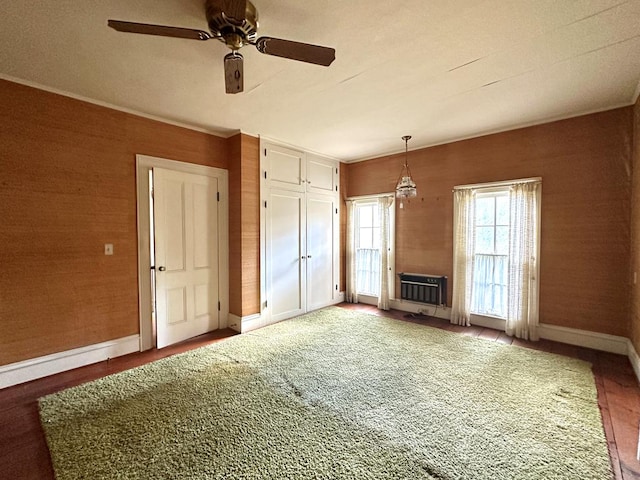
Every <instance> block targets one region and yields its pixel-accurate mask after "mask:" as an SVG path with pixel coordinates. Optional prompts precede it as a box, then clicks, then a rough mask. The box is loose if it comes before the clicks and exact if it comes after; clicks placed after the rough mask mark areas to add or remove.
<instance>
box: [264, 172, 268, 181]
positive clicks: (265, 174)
mask: <svg viewBox="0 0 640 480" xmlns="http://www.w3.org/2000/svg"><path fill="white" fill-rule="evenodd" d="M264 179H265V180H266V179H267V171H266V170H265V171H264Z"/></svg>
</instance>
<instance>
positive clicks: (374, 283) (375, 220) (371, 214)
mask: <svg viewBox="0 0 640 480" xmlns="http://www.w3.org/2000/svg"><path fill="white" fill-rule="evenodd" d="M355 213H356V215H355V218H356V225H355V229H354V230H355V250H356V291H357V292H358V294H362V295H370V296H372V297H377V296H378V295H379V294H380V213H379V210H378V204H377V203H364V204H357V205H356V206H355Z"/></svg>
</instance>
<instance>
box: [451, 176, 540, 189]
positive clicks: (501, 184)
mask: <svg viewBox="0 0 640 480" xmlns="http://www.w3.org/2000/svg"><path fill="white" fill-rule="evenodd" d="M541 181H542V177H530V178H519V179H517V180H503V181H501V182H487V183H472V184H469V185H458V186H456V187H453V190H452V192H455V191H456V190H469V189H474V188H492V187H506V186H507V185H514V184H516V183H536V182H541Z"/></svg>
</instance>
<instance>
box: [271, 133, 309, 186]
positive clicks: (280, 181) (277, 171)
mask: <svg viewBox="0 0 640 480" xmlns="http://www.w3.org/2000/svg"><path fill="white" fill-rule="evenodd" d="M263 148H264V152H263V153H264V161H265V165H264V171H265V172H266V181H267V186H268V187H269V188H282V189H285V190H293V191H296V192H304V191H305V183H306V178H305V177H306V163H305V154H304V153H303V152H299V151H298V150H293V149H291V148H286V147H281V146H280V145H273V144H271V143H265V144H264V147H263Z"/></svg>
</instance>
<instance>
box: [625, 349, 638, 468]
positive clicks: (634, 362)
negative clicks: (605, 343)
mask: <svg viewBox="0 0 640 480" xmlns="http://www.w3.org/2000/svg"><path fill="white" fill-rule="evenodd" d="M627 350H628V356H629V361H630V362H631V366H632V367H633V371H634V372H636V378H637V379H638V381H639V382H640V356H638V352H636V349H635V347H634V346H633V342H631V340H629V339H627ZM638 449H639V452H638V453H639V458H640V443H639V444H638Z"/></svg>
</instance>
